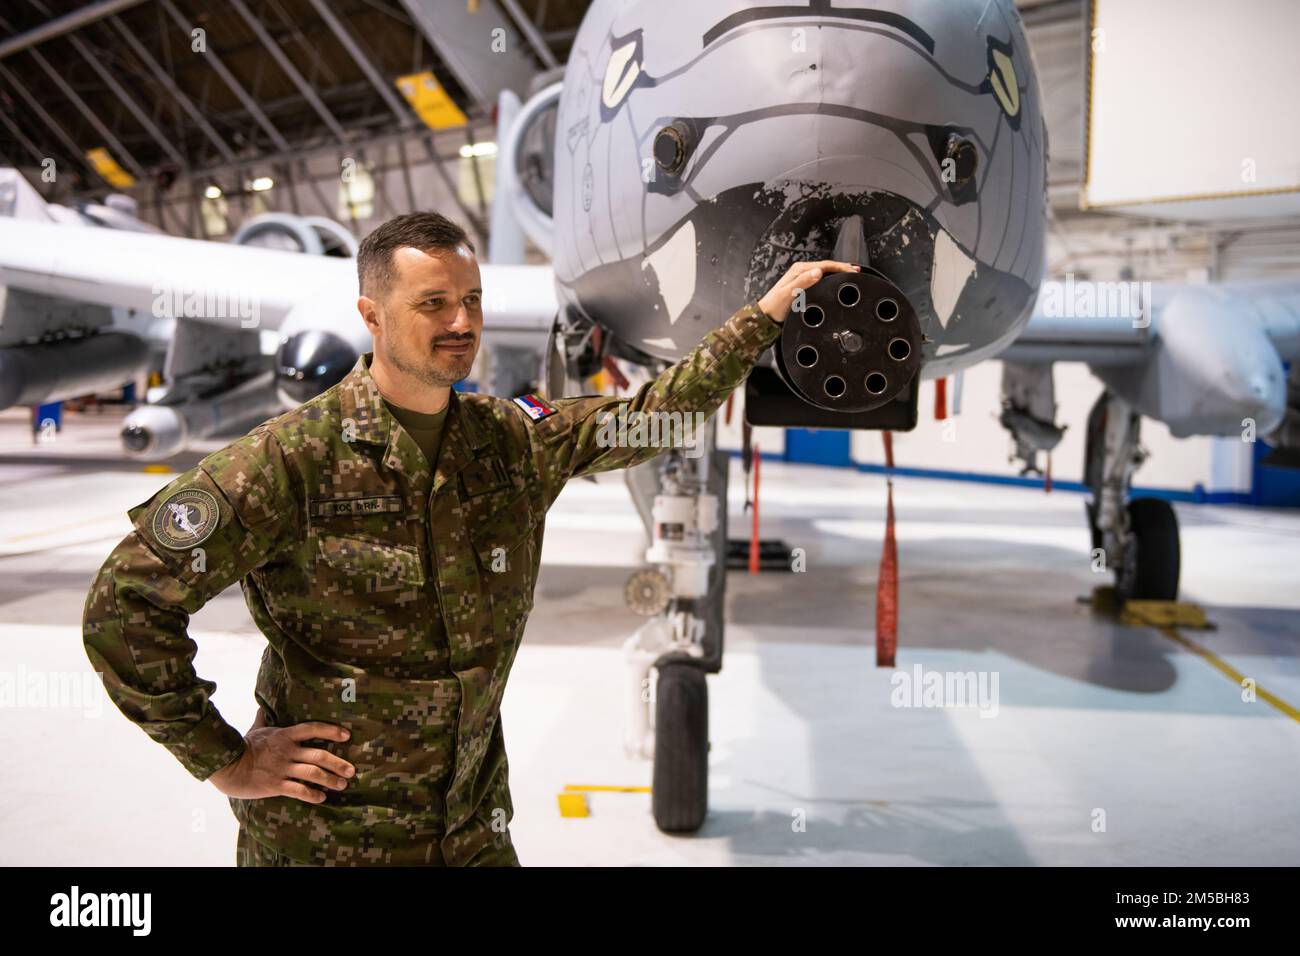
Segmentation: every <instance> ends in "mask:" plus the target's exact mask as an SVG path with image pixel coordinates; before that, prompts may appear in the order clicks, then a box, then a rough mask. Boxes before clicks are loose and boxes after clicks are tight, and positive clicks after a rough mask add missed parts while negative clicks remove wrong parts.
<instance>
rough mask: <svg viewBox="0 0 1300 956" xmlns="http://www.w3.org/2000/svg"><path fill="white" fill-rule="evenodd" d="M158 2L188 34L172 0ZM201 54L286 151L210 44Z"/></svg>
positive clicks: (284, 142) (276, 132)
mask: <svg viewBox="0 0 1300 956" xmlns="http://www.w3.org/2000/svg"><path fill="white" fill-rule="evenodd" d="M158 2H159V5H160V6H161V7H162V8H163V9H164V10H165V11H167V15H168V16H169V17H171V18H172V22H174V23H175V24H176V25H177V26H178V27H180V28H181V30H182V32H184V33H185V34H186V35H187V36H188V35H189V34H190V33H191V31H192V30H193V29H194V27H193V25H192V24H191V23H190V22H189V21H188V20H186V19H185V17H184V16H182V14H181V12H180V11H179V10H177V9H176V4H174V3H172V0H158ZM203 56H204V57H206V58H207V59H208V61H209V62H210V63H211V64H212V69H213V70H214V71H216V74H217V75H218V76H220V77H221V79H222V82H224V83H225V84H226V86H228V87H229V88H230V92H232V93H234V94H235V97H236V98H237V99H238V100H239V102H240V103H242V104H243V105H244V109H246V110H248V113H249V115H250V116H252V117H253V119H255V120H256V121H257V125H258V126H260V127H262V129H263V130H264V131H265V132H266V135H267V136H269V137H270V138H271V142H272V143H274V144H275V148H276V149H278V150H281V151H283V152H287V151H288V150H289V148H290V147H289V141H288V140H287V139H285V138H284V137H283V136H282V135H281V134H280V131H279V130H278V129H276V128H275V124H274V123H272V122H271V120H270V119H269V118H268V117H267V115H266V114H265V113H264V112H262V108H261V107H260V106H258V105H257V101H256V100H254V99H253V98H252V97H251V96H249V95H248V91H247V90H245V89H244V87H243V86H242V85H241V84H240V82H239V81H238V80H237V79H235V75H234V74H233V73H231V72H230V70H229V69H227V68H226V65H225V64H224V63H222V62H221V58H220V57H219V56H217V54H216V52H215V51H214V50H213V49H212V47H211V46H210V45H209V47H208V50H207V52H206V53H204V54H203Z"/></svg>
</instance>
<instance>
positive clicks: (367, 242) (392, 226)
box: [357, 212, 478, 301]
mask: <svg viewBox="0 0 1300 956" xmlns="http://www.w3.org/2000/svg"><path fill="white" fill-rule="evenodd" d="M461 243H464V244H465V245H466V246H469V251H470V252H473V253H476V254H477V252H478V250H477V249H475V248H474V243H472V242H470V241H469V236H468V235H466V233H465V230H464V229H462V228H461V227H460V226H458V225H456V224H455V223H454V222H452V221H451V220H450V219H448V218H447V217H446V216H443V215H441V214H439V213H436V212H409V213H407V214H406V215H404V216H395V217H394V218H392V219H390V220H388V221H387V222H386V223H384V224H383V225H381V226H378V227H377V228H376V229H375V230H374V231H373V232H371V233H370V235H368V236H366V238H364V239H362V240H361V247H360V248H359V249H358V250H357V279H358V280H359V282H360V286H361V294H362V295H364V296H366V297H368V298H371V299H375V300H376V301H382V300H383V299H384V298H385V297H386V296H387V295H388V292H389V290H390V289H392V287H393V280H394V279H395V278H396V277H397V270H396V269H394V268H393V253H394V252H396V251H397V250H398V249H400V248H402V247H403V246H411V247H412V248H415V249H419V250H420V251H421V252H433V251H434V250H437V249H454V248H455V247H456V246H458V245H460V244H461Z"/></svg>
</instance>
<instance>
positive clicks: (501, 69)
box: [313, 0, 545, 115]
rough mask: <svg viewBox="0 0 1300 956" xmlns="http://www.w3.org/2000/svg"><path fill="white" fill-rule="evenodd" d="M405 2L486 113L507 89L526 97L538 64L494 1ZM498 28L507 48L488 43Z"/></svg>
mask: <svg viewBox="0 0 1300 956" xmlns="http://www.w3.org/2000/svg"><path fill="white" fill-rule="evenodd" d="M313 2H316V0H313ZM402 6H403V7H405V8H406V12H407V13H409V14H410V15H411V19H412V20H414V21H415V23H416V25H417V26H418V27H419V28H420V32H421V33H423V34H424V38H425V39H426V40H428V41H429V45H430V46H431V47H433V49H434V50H435V51H436V52H437V54H438V56H439V57H440V58H441V59H442V62H443V63H444V64H445V65H446V67H447V69H448V70H450V71H451V73H452V75H454V76H455V77H456V82H458V83H459V84H460V85H461V88H462V89H464V90H465V92H466V93H467V94H468V95H469V96H470V98H471V99H473V101H474V103H475V105H477V106H478V107H479V109H480V110H481V111H482V112H483V114H484V115H490V114H491V113H492V108H493V107H494V106H496V103H497V98H498V97H499V96H500V95H501V91H502V90H503V89H509V90H513V91H514V93H515V95H517V96H518V97H519V98H520V99H521V100H523V99H527V97H528V84H529V82H530V81H531V80H532V78H533V75H534V74H535V73H536V72H537V66H536V64H534V63H533V61H532V58H531V57H529V56H528V55H527V54H526V53H524V45H525V44H524V42H523V41H521V40H520V38H519V28H517V27H516V26H515V25H514V24H513V23H512V22H511V21H510V19H509V18H507V17H506V16H505V15H504V14H503V13H502V11H501V10H500V8H498V7H497V6H496V5H495V4H491V3H480V4H469V5H467V4H465V3H445V2H440V0H402ZM524 19H525V20H526V19H527V18H526V17H525V18H524ZM495 30H500V31H502V35H504V36H505V37H506V48H505V50H503V51H497V50H494V49H493V48H492V44H491V43H489V42H488V41H489V39H490V38H491V37H492V36H493V31H495ZM534 32H536V31H534ZM543 46H545V41H543Z"/></svg>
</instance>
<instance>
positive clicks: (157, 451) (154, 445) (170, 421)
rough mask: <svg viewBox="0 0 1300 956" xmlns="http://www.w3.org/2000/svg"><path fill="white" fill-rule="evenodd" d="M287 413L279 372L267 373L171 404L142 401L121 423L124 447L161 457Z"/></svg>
mask: <svg viewBox="0 0 1300 956" xmlns="http://www.w3.org/2000/svg"><path fill="white" fill-rule="evenodd" d="M282 411H285V405H284V401H283V399H282V398H281V396H280V393H279V389H278V388H277V387H276V381H275V376H274V374H273V373H271V372H263V373H259V374H258V375H254V376H253V377H252V378H249V379H247V380H246V381H244V382H241V383H240V384H239V385H236V386H235V387H233V388H230V389H227V390H226V391H224V392H220V393H218V394H216V395H206V396H204V397H202V398H194V399H191V400H189V401H184V402H178V403H176V404H172V405H141V406H140V407H139V408H137V409H136V410H135V411H133V412H132V413H131V414H130V415H128V416H127V417H126V419H125V420H124V421H123V422H122V432H121V436H122V448H123V450H124V451H125V452H126V453H127V455H128V456H130V457H131V458H137V459H140V460H143V461H158V460H160V459H163V458H170V457H171V456H172V455H174V454H176V453H177V452H180V451H183V450H185V449H186V448H187V447H189V445H190V443H191V442H195V441H202V440H203V439H207V438H215V437H219V436H226V435H237V434H239V433H241V432H244V431H247V430H248V429H250V428H252V427H253V426H255V425H258V424H261V423H262V422H264V421H266V420H267V419H268V418H274V417H275V416H276V415H278V414H279V413H280V412H282Z"/></svg>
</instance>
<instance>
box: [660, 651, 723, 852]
mask: <svg viewBox="0 0 1300 956" xmlns="http://www.w3.org/2000/svg"><path fill="white" fill-rule="evenodd" d="M651 804H652V806H653V809H654V817H655V824H656V825H657V826H658V827H659V829H660V830H662V831H663V832H664V833H694V832H695V831H696V830H698V829H699V828H700V827H701V826H702V825H703V824H704V816H705V814H706V813H708V810H709V688H708V685H707V684H706V683H705V680H704V671H702V670H701V669H700V668H698V667H695V666H694V665H692V664H672V663H668V664H664V665H662V666H660V667H659V683H658V685H657V687H656V689H655V765H654V785H653V792H652V794H651Z"/></svg>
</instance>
